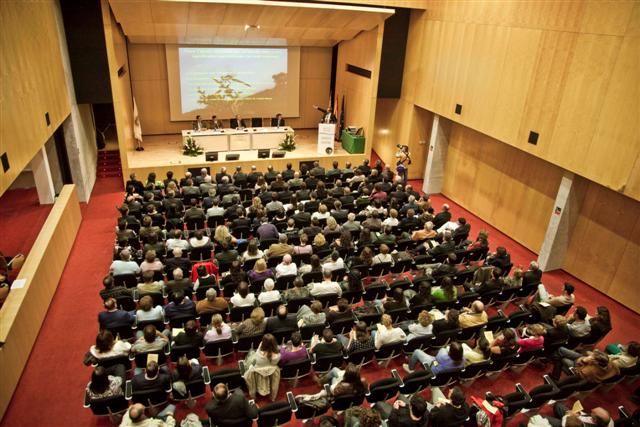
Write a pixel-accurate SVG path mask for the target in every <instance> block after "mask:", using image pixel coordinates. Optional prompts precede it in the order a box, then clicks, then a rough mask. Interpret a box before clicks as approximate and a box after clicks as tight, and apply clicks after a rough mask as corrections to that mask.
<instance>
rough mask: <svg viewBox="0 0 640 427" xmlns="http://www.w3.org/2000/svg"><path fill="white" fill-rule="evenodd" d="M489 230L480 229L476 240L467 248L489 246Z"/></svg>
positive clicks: (469, 249)
mask: <svg viewBox="0 0 640 427" xmlns="http://www.w3.org/2000/svg"><path fill="white" fill-rule="evenodd" d="M488 239H489V232H488V231H487V230H480V231H479V232H478V237H476V241H475V242H473V243H471V244H470V245H469V246H467V250H468V251H471V250H476V249H485V248H487V249H488V248H489V240H488Z"/></svg>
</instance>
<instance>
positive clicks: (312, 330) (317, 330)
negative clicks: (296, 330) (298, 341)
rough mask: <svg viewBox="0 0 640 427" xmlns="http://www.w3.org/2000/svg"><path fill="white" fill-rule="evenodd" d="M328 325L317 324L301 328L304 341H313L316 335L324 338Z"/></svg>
mask: <svg viewBox="0 0 640 427" xmlns="http://www.w3.org/2000/svg"><path fill="white" fill-rule="evenodd" d="M324 328H326V325H325V324H324V323H317V324H315V325H305V326H302V327H301V328H300V335H302V340H303V341H311V338H312V337H313V336H314V335H318V336H322V331H324Z"/></svg>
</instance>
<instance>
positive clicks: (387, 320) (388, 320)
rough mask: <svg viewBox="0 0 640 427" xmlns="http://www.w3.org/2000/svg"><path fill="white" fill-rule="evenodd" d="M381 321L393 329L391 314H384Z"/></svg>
mask: <svg viewBox="0 0 640 427" xmlns="http://www.w3.org/2000/svg"><path fill="white" fill-rule="evenodd" d="M380 323H382V325H383V326H385V327H386V328H387V329H391V327H392V326H393V320H391V316H389V315H388V314H383V315H382V317H381V318H380Z"/></svg>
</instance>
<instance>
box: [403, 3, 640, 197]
mask: <svg viewBox="0 0 640 427" xmlns="http://www.w3.org/2000/svg"><path fill="white" fill-rule="evenodd" d="M414 13H419V12H414ZM420 21H421V22H422V24H423V27H424V28H423V31H424V36H423V38H422V46H421V52H422V53H421V55H420V61H419V67H420V70H419V71H420V72H419V75H420V76H421V78H420V80H419V83H418V85H417V87H416V97H415V104H416V105H419V106H421V107H423V108H425V109H428V110H430V111H433V112H435V113H437V114H440V115H442V116H444V117H447V118H450V119H452V120H455V121H457V122H459V123H462V124H464V125H466V126H469V127H471V128H473V129H476V130H478V131H480V132H482V133H484V134H486V135H489V136H491V137H493V138H496V139H498V140H500V141H502V142H505V143H507V144H509V145H512V146H514V147H517V148H519V149H520V150H523V151H526V152H528V153H530V154H532V155H534V156H536V157H539V158H541V159H544V160H546V161H549V162H551V163H553V164H555V165H558V166H560V167H562V168H564V169H567V170H569V171H571V172H574V173H576V174H578V175H580V176H583V177H585V178H587V179H589V180H591V181H594V182H597V183H599V184H601V185H604V186H605V187H608V188H610V189H612V190H614V191H618V192H620V193H622V194H625V195H627V196H629V197H632V198H634V199H636V200H640V132H638V131H637V123H636V122H637V120H638V117H640V84H638V70H639V69H640V54H638V45H640V3H639V2H637V1H631V0H620V1H578V0H568V1H562V2H546V3H544V2H542V3H536V4H535V5H533V3H531V2H522V1H517V0H508V1H501V2H492V1H475V2H453V1H444V0H429V1H428V6H427V13H423V14H422V16H421V18H420ZM456 104H461V105H462V107H463V108H462V113H461V114H460V115H457V114H455V113H454V108H455V105H456ZM530 131H535V132H538V133H539V135H540V136H539V139H538V142H537V145H532V144H529V143H528V142H527V140H528V137H529V132H530ZM611 153H615V155H610V154H611Z"/></svg>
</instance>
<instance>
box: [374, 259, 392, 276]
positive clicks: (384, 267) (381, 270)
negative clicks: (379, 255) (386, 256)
mask: <svg viewBox="0 0 640 427" xmlns="http://www.w3.org/2000/svg"><path fill="white" fill-rule="evenodd" d="M390 268H391V263H390V262H380V263H378V264H373V265H372V266H371V268H370V269H369V277H379V276H383V275H385V274H387V273H389V269H390Z"/></svg>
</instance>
